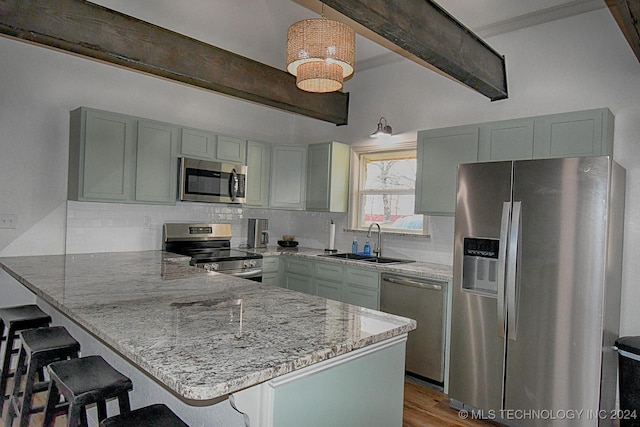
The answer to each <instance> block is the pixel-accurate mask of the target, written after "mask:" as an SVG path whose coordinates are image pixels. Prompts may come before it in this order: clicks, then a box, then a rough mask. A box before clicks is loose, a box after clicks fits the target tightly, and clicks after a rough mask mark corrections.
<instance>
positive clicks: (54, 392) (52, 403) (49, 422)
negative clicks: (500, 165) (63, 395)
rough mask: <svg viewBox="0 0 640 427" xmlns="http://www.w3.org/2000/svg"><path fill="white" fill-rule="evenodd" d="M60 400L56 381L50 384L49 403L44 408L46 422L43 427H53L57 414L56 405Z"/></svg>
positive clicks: (44, 421)
mask: <svg viewBox="0 0 640 427" xmlns="http://www.w3.org/2000/svg"><path fill="white" fill-rule="evenodd" d="M59 400H60V392H59V391H58V387H57V386H56V384H55V382H54V381H50V382H49V390H48V394H47V403H46V404H45V406H44V420H43V422H42V427H53V421H54V416H55V414H56V405H57V403H58V401H59Z"/></svg>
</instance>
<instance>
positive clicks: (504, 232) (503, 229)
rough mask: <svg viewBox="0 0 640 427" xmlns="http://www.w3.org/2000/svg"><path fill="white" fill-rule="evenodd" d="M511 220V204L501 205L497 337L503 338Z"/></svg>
mask: <svg viewBox="0 0 640 427" xmlns="http://www.w3.org/2000/svg"><path fill="white" fill-rule="evenodd" d="M510 219H511V202H504V203H503V204H502V220H501V222H500V244H499V245H498V301H497V305H498V336H499V337H501V338H504V335H505V334H504V331H505V323H504V321H505V305H504V293H505V289H504V286H505V284H504V282H505V274H506V262H507V243H508V242H507V239H508V235H509V221H510Z"/></svg>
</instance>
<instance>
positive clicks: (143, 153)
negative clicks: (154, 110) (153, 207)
mask: <svg viewBox="0 0 640 427" xmlns="http://www.w3.org/2000/svg"><path fill="white" fill-rule="evenodd" d="M179 132H180V129H179V128H178V127H177V126H169V125H166V124H164V123H158V122H151V121H146V120H140V121H138V143H137V150H136V185H135V200H136V201H138V202H148V203H164V204H173V203H175V201H176V190H177V182H178V163H177V161H176V157H177V147H178V135H179Z"/></svg>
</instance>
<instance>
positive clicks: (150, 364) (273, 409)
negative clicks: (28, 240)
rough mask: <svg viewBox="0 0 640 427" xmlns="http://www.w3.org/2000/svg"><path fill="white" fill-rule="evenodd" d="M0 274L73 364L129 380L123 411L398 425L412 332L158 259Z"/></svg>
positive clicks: (36, 260) (97, 260)
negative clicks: (44, 321) (44, 319)
mask: <svg viewBox="0 0 640 427" xmlns="http://www.w3.org/2000/svg"><path fill="white" fill-rule="evenodd" d="M0 266H1V267H2V268H3V269H4V270H6V271H7V272H8V273H9V274H10V275H11V276H12V277H13V278H15V279H16V280H17V281H19V282H20V283H21V284H22V285H24V286H25V287H26V288H27V289H29V290H30V291H31V292H33V293H34V294H35V296H36V299H37V303H38V304H39V305H41V306H42V308H43V309H44V310H45V311H47V312H49V313H50V314H51V315H52V316H53V318H54V323H57V324H63V325H65V326H67V328H68V329H69V331H70V332H71V333H72V335H74V336H76V338H77V339H78V340H79V341H80V342H81V344H82V354H83V355H89V354H96V353H99V354H102V355H103V356H104V357H105V359H107V361H109V363H111V364H113V365H114V367H116V368H117V369H119V370H121V371H122V372H123V373H124V374H125V375H127V376H130V377H131V378H132V380H133V383H134V391H133V393H132V396H131V400H132V406H133V407H138V406H142V405H147V404H150V403H154V402H158V401H163V402H165V403H166V404H167V405H169V406H170V407H171V408H172V409H173V410H174V411H176V412H177V413H178V414H179V415H180V416H181V417H182V418H183V419H184V420H185V421H186V422H187V423H188V424H190V425H191V426H217V425H221V426H222V425H224V426H239V427H240V426H245V425H251V426H256V425H259V426H270V425H273V426H290V425H291V426H293V425H307V426H310V425H314V424H313V423H314V422H317V423H319V424H318V425H340V424H341V423H340V420H342V424H343V425H344V423H345V421H344V420H346V419H348V420H349V421H348V424H349V425H351V426H360V425H362V426H376V425H380V426H383V425H384V426H393V425H397V426H400V425H401V422H402V421H401V420H402V397H403V395H402V394H403V382H404V375H403V374H404V357H405V341H406V334H407V333H408V332H409V331H411V330H413V329H414V328H415V326H416V324H415V321H413V320H410V319H406V318H402V317H398V316H393V315H389V314H385V313H381V312H377V311H373V310H368V309H365V308H361V307H357V306H353V305H349V304H344V303H341V302H337V301H332V300H327V299H324V298H320V297H315V296H311V295H305V294H302V293H298V292H293V291H290V290H286V289H282V288H279V287H276V286H269V285H264V284H260V283H256V282H252V281H248V280H244V279H239V278H234V277H231V276H226V275H222V274H218V273H209V272H206V271H204V270H202V269H196V268H193V267H190V266H189V265H188V262H187V260H186V259H185V258H183V257H179V256H175V257H174V256H172V255H171V254H166V253H163V252H162V251H143V252H119V253H95V254H77V255H49V256H33V257H12V258H0ZM234 408H237V410H238V411H240V412H241V413H239V412H236V410H235V409H234ZM243 414H246V416H245V415H243ZM90 416H91V414H90ZM247 422H248V423H250V424H248V423H247Z"/></svg>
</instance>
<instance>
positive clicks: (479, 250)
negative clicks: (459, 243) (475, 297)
mask: <svg viewBox="0 0 640 427" xmlns="http://www.w3.org/2000/svg"><path fill="white" fill-rule="evenodd" d="M499 245H500V241H499V240H498V239H484V238H475V237H465V238H464V257H463V261H462V290H463V291H468V292H473V293H477V294H481V295H487V296H492V297H496V295H497V294H498V248H499Z"/></svg>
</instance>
